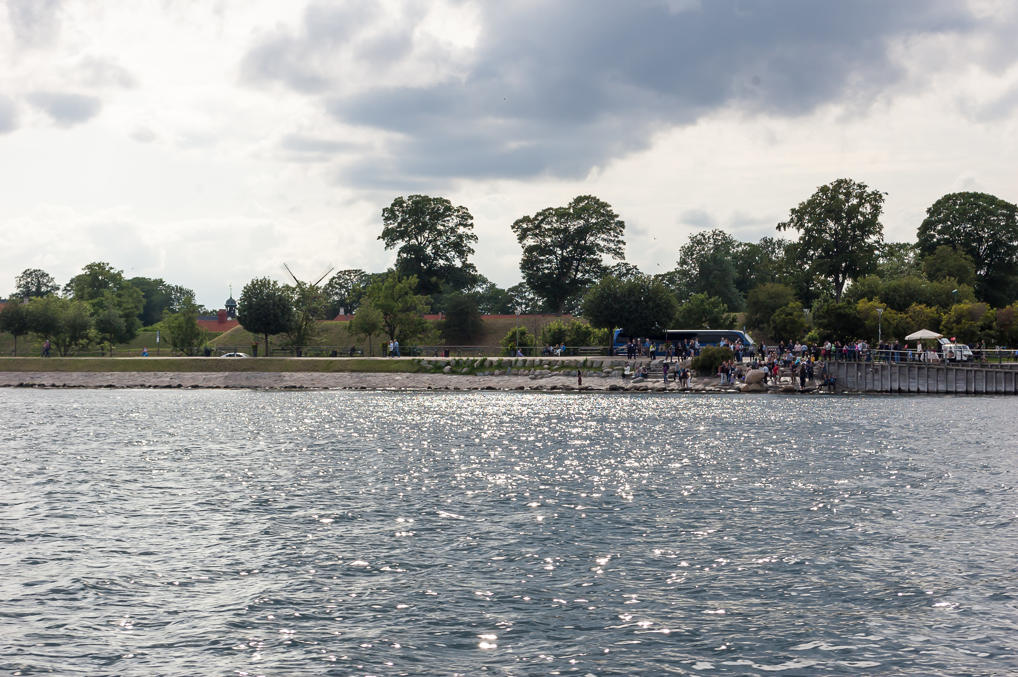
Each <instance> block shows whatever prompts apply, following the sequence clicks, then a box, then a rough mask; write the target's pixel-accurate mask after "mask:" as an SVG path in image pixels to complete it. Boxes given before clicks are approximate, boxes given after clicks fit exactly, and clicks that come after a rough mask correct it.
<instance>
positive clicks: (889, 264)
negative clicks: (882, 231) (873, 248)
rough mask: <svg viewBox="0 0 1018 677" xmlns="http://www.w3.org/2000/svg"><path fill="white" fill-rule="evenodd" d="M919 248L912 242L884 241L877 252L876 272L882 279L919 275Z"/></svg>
mask: <svg viewBox="0 0 1018 677" xmlns="http://www.w3.org/2000/svg"><path fill="white" fill-rule="evenodd" d="M921 272H922V266H921V265H920V261H919V250H918V249H917V248H916V246H915V244H914V243H912V242H885V243H884V244H883V245H882V246H881V247H880V251H879V252H878V254H877V267H876V274H877V275H879V276H880V277H881V278H882V279H884V280H893V279H896V278H899V277H908V276H910V275H919V274H921Z"/></svg>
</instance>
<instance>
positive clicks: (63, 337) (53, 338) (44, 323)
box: [28, 295, 92, 357]
mask: <svg viewBox="0 0 1018 677" xmlns="http://www.w3.org/2000/svg"><path fill="white" fill-rule="evenodd" d="M28 317H29V325H30V326H31V330H32V332H33V333H34V334H37V335H38V336H39V337H40V338H42V339H44V340H48V341H50V342H51V343H52V344H53V347H54V348H56V351H57V353H58V354H59V355H61V356H63V357H66V356H67V355H70V354H71V353H72V352H74V351H75V350H78V349H79V348H84V347H85V346H87V345H88V344H89V343H91V342H92V315H91V312H90V309H89V307H88V305H87V304H85V303H82V302H81V301H78V300H75V299H67V298H61V297H59V296H52V295H51V296H43V297H37V298H34V299H32V300H31V301H29V303H28Z"/></svg>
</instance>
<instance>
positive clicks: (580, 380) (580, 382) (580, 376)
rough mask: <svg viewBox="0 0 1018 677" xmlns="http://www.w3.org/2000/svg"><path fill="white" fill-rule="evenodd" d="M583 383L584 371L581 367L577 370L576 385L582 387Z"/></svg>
mask: <svg viewBox="0 0 1018 677" xmlns="http://www.w3.org/2000/svg"><path fill="white" fill-rule="evenodd" d="M582 385H583V371H582V370H580V369H577V370H576V386H577V387H580V386H582Z"/></svg>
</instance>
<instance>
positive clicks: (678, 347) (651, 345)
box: [626, 338, 700, 362]
mask: <svg viewBox="0 0 1018 677" xmlns="http://www.w3.org/2000/svg"><path fill="white" fill-rule="evenodd" d="M699 354H700V342H699V341H697V340H696V339H695V338H694V339H690V340H681V341H651V340H650V339H647V338H643V339H629V341H628V342H627V343H626V358H627V359H630V360H635V359H636V358H638V357H649V358H650V359H651V360H656V359H657V358H658V356H659V355H660V356H661V357H663V358H664V359H665V360H666V361H668V362H674V361H676V360H684V359H688V358H690V357H696V356H697V355H699Z"/></svg>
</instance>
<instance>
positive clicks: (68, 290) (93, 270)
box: [64, 261, 126, 302]
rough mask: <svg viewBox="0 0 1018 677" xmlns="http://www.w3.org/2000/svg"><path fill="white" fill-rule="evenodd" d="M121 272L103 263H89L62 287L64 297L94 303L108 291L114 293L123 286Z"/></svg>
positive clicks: (122, 274)
mask: <svg viewBox="0 0 1018 677" xmlns="http://www.w3.org/2000/svg"><path fill="white" fill-rule="evenodd" d="M125 282H126V280H124V273H123V271H120V270H117V269H116V268H114V267H113V266H111V265H110V264H108V263H106V262H105V261H95V262H93V263H89V264H88V265H86V266H85V267H84V268H82V269H81V272H80V273H78V274H77V275H75V276H74V277H72V278H71V279H70V281H69V282H68V283H67V284H66V285H64V295H65V296H70V297H72V298H74V299H76V300H78V301H85V302H89V301H94V300H95V299H98V298H100V297H101V296H102V295H103V294H105V293H106V292H108V291H112V292H116V291H117V290H119V289H120V288H121V287H123V286H124V284H125Z"/></svg>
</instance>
